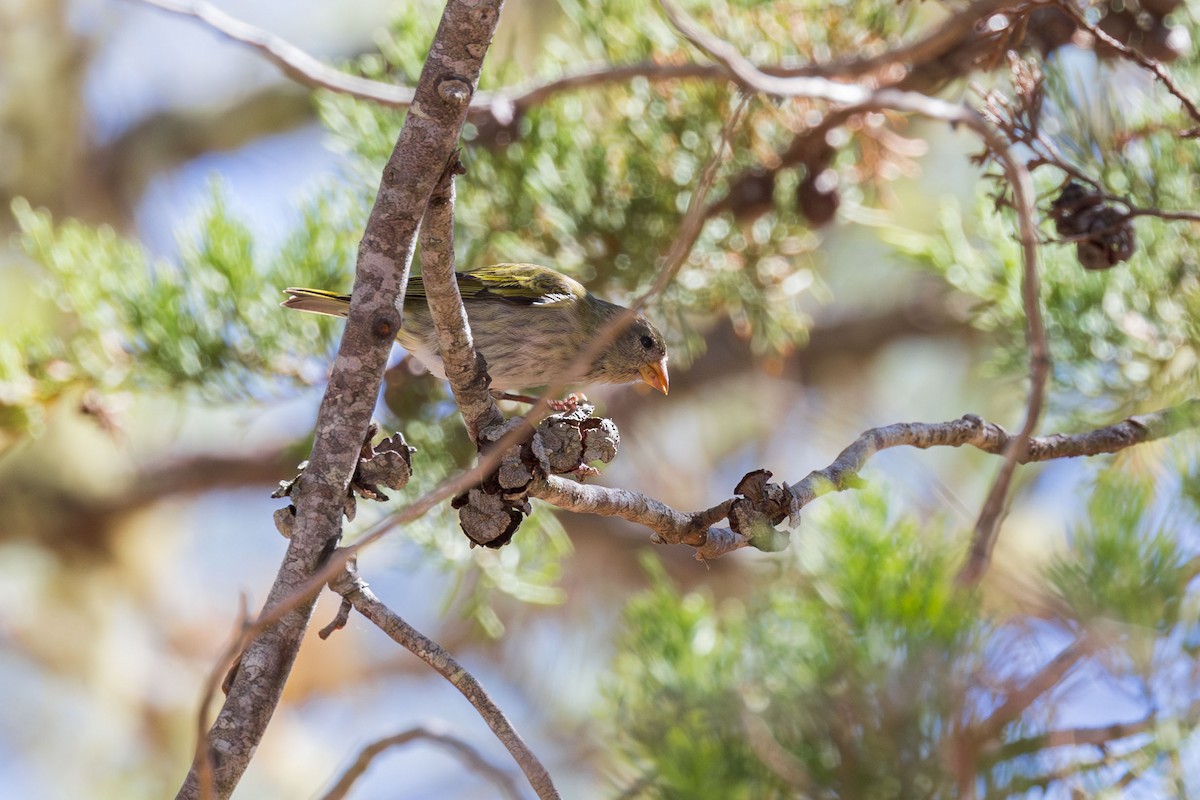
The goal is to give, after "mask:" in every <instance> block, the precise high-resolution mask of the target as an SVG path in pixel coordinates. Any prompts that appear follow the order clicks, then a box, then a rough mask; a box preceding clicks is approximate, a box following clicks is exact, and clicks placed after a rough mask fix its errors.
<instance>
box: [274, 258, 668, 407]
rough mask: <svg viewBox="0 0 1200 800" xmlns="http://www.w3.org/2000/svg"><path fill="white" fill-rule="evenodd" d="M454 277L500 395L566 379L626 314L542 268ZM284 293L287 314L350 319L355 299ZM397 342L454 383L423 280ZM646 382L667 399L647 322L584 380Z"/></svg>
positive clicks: (623, 336)
mask: <svg viewBox="0 0 1200 800" xmlns="http://www.w3.org/2000/svg"><path fill="white" fill-rule="evenodd" d="M454 277H455V280H456V281H457V282H458V291H459V293H460V294H461V295H462V299H463V306H464V307H465V308H466V310H467V319H468V320H469V321H470V323H471V335H472V337H473V338H474V340H475V347H476V348H477V349H478V350H479V351H480V352H481V353H483V357H484V358H485V359H487V365H488V374H489V375H491V378H492V388H493V389H494V390H497V391H507V390H511V389H529V388H533V387H536V386H545V385H547V384H549V383H551V382H552V381H554V380H556V379H558V378H561V377H563V376H566V375H567V374H568V370H570V369H571V367H572V365H573V362H574V361H575V359H576V358H577V357H578V356H579V354H580V353H581V352H583V351H584V350H585V349H586V348H587V347H588V345H589V344H590V343H591V341H592V340H593V338H594V337H595V336H596V335H597V334H598V333H599V332H600V331H601V330H602V329H603V328H604V326H605V324H606V323H608V322H609V321H611V320H613V319H615V318H616V317H617V316H618V315H619V314H621V313H622V312H623V311H625V308H624V307H622V306H619V305H616V304H615V303H609V302H608V301H606V300H601V299H600V298H599V297H596V296H595V295H594V294H592V293H591V292H589V291H588V290H587V289H585V288H584V287H583V284H581V283H580V282H579V281H577V280H574V279H572V278H568V277H567V276H566V275H562V274H560V273H558V272H555V271H554V270H552V269H549V268H548V267H540V266H537V265H536V264H495V265H493V266H490V267H480V268H478V269H473V270H469V271H467V272H456V273H454ZM284 291H285V292H287V294H288V295H290V297H288V299H287V300H284V301H283V303H282V305H283V306H284V307H286V308H296V309H299V310H301V311H311V312H313V313H316V314H328V315H330V316H334V317H344V316H346V314H347V313H348V312H349V309H350V296H349V295H344V294H336V293H334V292H326V291H321V290H319V289H295V288H289V289H285V290H284ZM396 341H398V342H399V343H400V345H401V346H402V347H404V349H405V350H408V351H409V353H411V354H412V355H413V356H414V357H416V359H417V360H418V361H420V362H421V363H422V364H424V365H425V367H426V368H427V369H428V370H429V371H430V372H432V373H434V374H435V375H437V376H438V377H439V378H445V377H446V372H445V368H444V367H443V366H442V359H441V356H440V355H438V345H437V334H436V333H435V332H434V328H433V317H432V316H431V315H430V313H429V306H428V305H426V302H425V284H424V282H423V281H422V280H421V278H420V276H414V277H412V278H410V279H409V281H408V290H407V291H406V292H405V293H404V318H403V321H402V322H401V329H400V332H399V333H398V334H397V335H396ZM639 380H640V381H645V382H646V383H647V384H649V385H650V386H653V387H654V388H655V389H657V390H658V391H660V392H662V393H663V394H666V393H667V390H668V389H669V388H670V380H669V378H668V376H667V346H666V343H665V342H664V341H663V337H662V334H661V333H659V332H658V329H657V328H655V327H654V325H653V324H651V323H650V321H649V320H647V319H646V318H645V317H642V316H638V317H635V318H634V319H633V321H632V322H631V323H630V324H629V325H628V326H627V327H626V328H625V330H624V331H622V332H621V333H619V334H617V336H616V338H614V339H613V340H612V341H611V342H610V343H609V344H608V345H607V346H606V347H605V348H604V349H603V350H602V351H601V352H600V354H599V355H598V356H597V357H596V359H595V361H594V362H593V363H592V364H591V365H590V366H589V367H587V368H586V369H584V370H583V371H582V374H581V375H580V376H579V382H580V383H583V384H592V383H632V382H635V381H639Z"/></svg>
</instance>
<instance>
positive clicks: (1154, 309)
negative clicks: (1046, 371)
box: [884, 62, 1200, 425]
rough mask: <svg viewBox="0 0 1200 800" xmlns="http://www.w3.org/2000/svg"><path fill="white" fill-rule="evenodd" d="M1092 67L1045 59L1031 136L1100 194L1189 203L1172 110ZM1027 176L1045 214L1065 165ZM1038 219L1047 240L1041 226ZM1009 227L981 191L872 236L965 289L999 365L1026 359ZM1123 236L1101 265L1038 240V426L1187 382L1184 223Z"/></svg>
mask: <svg viewBox="0 0 1200 800" xmlns="http://www.w3.org/2000/svg"><path fill="white" fill-rule="evenodd" d="M1094 69H1095V74H1094V75H1092V74H1089V73H1088V71H1087V70H1086V68H1082V67H1079V66H1078V65H1073V66H1071V67H1069V68H1068V67H1064V66H1062V65H1060V64H1058V63H1057V62H1049V63H1048V64H1047V65H1046V66H1045V70H1046V72H1047V80H1046V84H1045V87H1046V95H1047V103H1046V111H1045V113H1044V115H1043V118H1042V130H1043V135H1044V136H1045V138H1047V139H1048V140H1049V141H1051V142H1052V144H1053V146H1054V147H1055V148H1056V149H1057V151H1059V152H1062V153H1063V154H1064V155H1065V157H1066V158H1067V160H1068V163H1071V164H1073V165H1074V166H1075V167H1077V168H1079V169H1082V170H1083V171H1084V172H1085V173H1086V174H1089V175H1092V176H1094V177H1095V178H1097V179H1098V180H1099V181H1100V182H1101V184H1102V185H1103V186H1104V188H1105V190H1106V191H1107V192H1108V193H1111V194H1113V195H1117V196H1124V197H1128V198H1130V202H1131V203H1133V204H1134V205H1137V206H1142V207H1152V206H1157V207H1161V208H1163V209H1165V210H1188V209H1194V208H1195V207H1196V206H1197V205H1198V204H1200V182H1198V181H1197V179H1196V175H1197V173H1198V171H1200V161H1198V158H1200V157H1198V156H1197V153H1196V149H1195V148H1194V147H1192V146H1191V144H1190V143H1189V142H1188V141H1187V140H1184V139H1182V138H1180V137H1179V136H1178V135H1176V132H1175V130H1176V129H1175V127H1174V126H1175V125H1176V124H1178V113H1177V112H1176V111H1175V110H1174V109H1172V107H1171V104H1169V103H1164V102H1163V91H1164V90H1163V89H1162V88H1161V87H1159V86H1157V85H1154V86H1152V87H1148V88H1147V87H1137V86H1134V85H1130V84H1133V81H1132V79H1131V76H1130V75H1129V73H1128V71H1127V70H1126V71H1122V72H1121V73H1119V74H1116V75H1114V74H1113V70H1112V68H1111V67H1108V66H1104V65H1098V66H1096V67H1094ZM1123 83H1124V84H1125V85H1122V84H1123ZM1118 87H1119V88H1118ZM1118 107H1119V108H1120V109H1121V112H1120V113H1117V112H1116V110H1115V109H1116V108H1118ZM1034 177H1035V179H1036V184H1037V189H1038V196H1039V198H1040V201H1041V202H1040V209H1041V212H1042V214H1043V217H1044V218H1048V215H1049V207H1050V203H1051V202H1052V201H1053V200H1054V199H1055V198H1056V197H1057V196H1058V193H1059V191H1060V190H1061V187H1062V184H1063V183H1064V182H1065V177H1066V176H1064V174H1063V173H1062V172H1061V171H1059V170H1057V169H1054V168H1044V169H1039V170H1037V171H1035V173H1034ZM1043 227H1044V230H1043V235H1044V236H1045V237H1046V238H1047V239H1048V240H1051V239H1053V238H1054V237H1053V235H1052V231H1051V227H1052V226H1050V225H1045V226H1043ZM1014 230H1015V220H1014V218H1013V214H1012V213H1011V211H1005V212H1004V213H997V209H996V205H995V204H994V203H993V202H992V201H991V200H984V201H981V202H980V203H979V204H978V206H976V207H975V208H974V209H972V213H971V216H970V217H967V218H964V217H963V212H962V210H960V209H959V208H957V207H956V206H955V205H954V204H953V203H952V202H946V203H944V204H943V206H942V209H941V214H940V216H939V219H938V220H937V226H936V231H935V232H934V233H931V234H926V233H921V232H914V231H911V230H888V231H885V233H884V237H885V239H887V240H888V241H889V242H891V243H892V244H893V245H894V246H895V247H896V248H897V250H898V251H899V252H901V253H902V254H905V255H906V256H908V257H910V258H912V259H913V260H914V261H915V262H916V263H917V264H919V265H920V266H921V267H924V268H931V269H933V270H934V271H935V272H937V273H938V274H940V275H942V276H943V277H945V279H946V280H947V281H948V282H949V283H950V284H951V285H953V286H954V287H955V288H957V289H959V290H961V291H962V292H964V293H966V294H967V295H969V296H971V297H973V298H976V299H977V301H978V302H977V303H976V305H975V307H974V309H973V313H972V322H973V323H974V324H975V325H976V326H977V327H978V328H980V329H981V330H984V331H987V332H988V333H989V336H990V338H991V339H992V341H994V342H995V346H996V351H995V357H994V360H993V361H992V363H991V365H990V369H991V371H992V372H993V373H994V374H1000V375H1022V374H1024V373H1025V372H1027V370H1028V351H1027V348H1026V344H1025V337H1024V331H1025V312H1024V309H1023V306H1022V302H1021V281H1022V279H1023V268H1022V263H1023V262H1022V257H1021V251H1020V246H1019V243H1018V242H1017V241H1016V237H1015V235H1014V233H1013V231H1014ZM1136 235H1137V249H1136V251H1135V253H1134V256H1133V258H1132V259H1130V261H1129V262H1128V263H1124V264H1120V265H1118V266H1116V267H1115V268H1113V269H1111V270H1108V271H1104V272H1088V271H1086V270H1084V269H1083V268H1082V267H1081V266H1080V264H1079V262H1078V260H1077V258H1076V256H1075V250H1074V246H1073V245H1070V244H1053V243H1051V244H1048V245H1047V246H1043V247H1041V248H1040V250H1039V254H1040V257H1041V276H1040V277H1041V284H1042V293H1041V297H1042V307H1043V310H1044V314H1045V318H1046V332H1047V338H1048V340H1049V345H1050V358H1051V362H1052V364H1053V372H1052V383H1051V387H1050V392H1051V394H1050V398H1051V411H1052V414H1053V415H1054V416H1052V418H1051V419H1050V420H1049V424H1051V425H1062V424H1071V423H1074V424H1077V425H1085V424H1103V423H1106V422H1108V421H1111V420H1112V419H1113V418H1114V417H1117V416H1119V415H1121V414H1131V413H1137V412H1138V411H1144V410H1148V409H1149V408H1150V407H1154V408H1158V407H1162V406H1168V405H1173V404H1175V403H1178V402H1180V401H1182V400H1183V399H1185V398H1187V397H1191V396H1194V395H1196V394H1197V392H1198V391H1200V373H1198V372H1197V370H1196V369H1195V365H1196V363H1197V361H1198V360H1200V322H1198V320H1200V276H1198V275H1197V272H1196V270H1195V268H1194V260H1195V259H1194V253H1195V250H1196V248H1197V246H1198V245H1200V239H1198V238H1197V231H1196V226H1195V225H1191V224H1187V223H1180V222H1169V221H1164V220H1161V219H1157V218H1154V217H1152V216H1144V217H1139V218H1137V220H1136Z"/></svg>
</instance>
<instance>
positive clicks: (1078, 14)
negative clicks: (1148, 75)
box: [1058, 0, 1200, 122]
mask: <svg viewBox="0 0 1200 800" xmlns="http://www.w3.org/2000/svg"><path fill="white" fill-rule="evenodd" d="M1058 6H1059V8H1061V9H1062V10H1063V11H1065V12H1066V13H1067V15H1068V16H1069V17H1071V19H1073V20H1075V24H1076V25H1078V26H1079V27H1081V28H1083V29H1084V30H1086V31H1087V32H1088V33H1090V34H1091V35H1092V36H1095V37H1096V38H1097V39H1099V40H1100V41H1101V42H1104V44H1106V45H1107V46H1109V47H1111V48H1112V49H1113V50H1115V51H1117V53H1119V54H1120V55H1121V57H1122V58H1126V59H1128V60H1130V61H1132V62H1134V63H1135V64H1138V65H1139V66H1141V67H1143V68H1145V69H1147V70H1149V71H1150V72H1152V73H1154V77H1156V78H1158V79H1159V81H1161V82H1162V85H1163V86H1165V87H1166V89H1167V91H1168V92H1170V93H1171V94H1173V95H1175V97H1176V99H1178V100H1179V102H1180V103H1182V104H1183V107H1184V108H1185V109H1186V110H1187V113H1188V114H1189V115H1190V116H1191V117H1192V119H1194V120H1196V121H1197V122H1200V108H1198V107H1197V106H1196V103H1195V102H1194V101H1193V100H1192V99H1191V98H1190V97H1188V96H1187V95H1186V94H1184V92H1183V90H1182V89H1180V88H1179V85H1178V84H1176V83H1175V80H1174V79H1173V78H1172V77H1171V73H1169V72H1167V68H1166V67H1164V66H1163V65H1162V63H1161V62H1159V61H1157V60H1155V59H1153V58H1150V57H1149V56H1147V55H1146V54H1145V53H1142V52H1140V51H1138V50H1134V49H1133V48H1132V47H1129V46H1128V45H1125V44H1123V43H1121V42H1120V41H1118V40H1117V39H1114V38H1113V37H1112V36H1110V35H1109V34H1108V33H1106V32H1104V31H1103V30H1101V29H1100V28H1099V27H1097V26H1096V25H1093V24H1092V23H1091V22H1090V21H1089V20H1088V18H1087V16H1086V15H1085V14H1084V13H1083V12H1082V11H1080V10H1079V8H1078V7H1077V6H1076V5H1075V3H1074V2H1073V1H1072V0H1058Z"/></svg>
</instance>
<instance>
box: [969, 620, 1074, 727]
mask: <svg viewBox="0 0 1200 800" xmlns="http://www.w3.org/2000/svg"><path fill="white" fill-rule="evenodd" d="M1095 648H1096V642H1095V640H1093V639H1092V637H1091V636H1089V635H1088V634H1086V633H1084V634H1082V635H1081V636H1080V637H1079V638H1078V639H1076V640H1075V641H1073V642H1071V644H1069V645H1067V646H1066V647H1064V648H1063V649H1062V651H1061V652H1060V653H1059V654H1058V655H1056V656H1055V657H1054V658H1052V659H1050V661H1049V662H1047V663H1046V664H1045V665H1044V666H1043V667H1042V668H1041V669H1040V670H1038V671H1037V672H1036V673H1034V674H1033V676H1031V677H1030V678H1029V680H1027V681H1025V683H1023V684H1021V685H1020V686H1019V687H1017V688H1016V689H1014V690H1013V691H1012V692H1010V693H1009V695H1008V696H1007V697H1006V698H1005V699H1004V702H1003V703H1001V704H1000V706H999V707H998V708H997V709H996V710H995V711H993V712H992V713H991V715H990V716H988V718H987V719H985V720H984V721H982V722H981V723H979V724H978V725H977V726H975V727H974V728H972V729H969V730H968V731H967V733H968V735H969V737H970V738H971V740H972V742H973V743H974V744H975V745H976V746H984V745H986V744H988V743H989V742H992V741H993V740H995V739H996V738H997V737H999V736H1000V734H1001V733H1002V732H1003V731H1004V728H1005V727H1006V726H1007V725H1009V723H1011V722H1013V721H1014V720H1016V719H1017V717H1019V716H1021V714H1023V713H1024V712H1025V710H1026V709H1027V708H1029V707H1030V706H1031V705H1033V703H1034V702H1035V701H1037V699H1038V698H1040V697H1042V696H1044V695H1045V694H1046V693H1047V692H1049V691H1050V690H1051V689H1053V688H1054V687H1055V686H1057V685H1058V684H1059V682H1060V681H1062V679H1063V678H1065V677H1066V675H1067V673H1068V672H1070V671H1071V670H1072V669H1074V667H1075V665H1076V664H1078V663H1079V660H1080V659H1082V658H1084V657H1085V656H1087V655H1089V654H1090V653H1091V652H1092V651H1093V650H1094V649H1095Z"/></svg>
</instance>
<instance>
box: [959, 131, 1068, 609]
mask: <svg viewBox="0 0 1200 800" xmlns="http://www.w3.org/2000/svg"><path fill="white" fill-rule="evenodd" d="M985 131H986V132H985V133H983V134H982V135H983V138H984V141H985V142H986V143H987V146H988V148H989V149H990V150H991V151H992V152H993V153H994V154H995V155H996V158H997V160H998V161H999V162H1000V165H1001V167H1003V169H1004V172H1005V174H1006V176H1007V177H1008V181H1009V185H1010V187H1011V189H1012V193H1013V205H1014V207H1015V209H1016V212H1017V229H1018V232H1019V238H1020V241H1021V250H1022V256H1023V266H1024V272H1023V275H1022V280H1021V301H1022V304H1023V305H1024V307H1025V341H1026V346H1027V347H1028V348H1029V395H1028V399H1027V401H1026V407H1025V422H1024V424H1023V425H1022V426H1021V432H1020V433H1019V434H1018V436H1017V438H1016V439H1014V440H1013V441H1012V442H1011V443H1009V445H1008V447H1007V448H1006V449H1005V452H1004V463H1003V464H1001V466H1000V471H999V472H998V473H997V474H996V478H995V480H994V481H993V482H992V488H991V490H990V491H989V492H988V496H987V499H986V500H984V503H983V507H982V508H981V509H980V511H979V517H978V519H977V520H976V521H975V533H974V536H973V537H972V541H971V549H970V551H969V552H968V555H967V561H966V563H964V564H963V566H962V567H961V568H960V570H959V572H958V575H957V576H956V581H957V583H958V584H959V585H960V586H974V585H975V584H977V583H978V582H979V580H980V579H981V578H982V577H983V574H984V572H985V571H986V570H987V567H988V564H989V562H990V561H991V558H992V551H993V550H994V549H995V547H996V539H997V537H998V535H999V532H1000V519H1001V517H1002V516H1003V514H1004V509H1005V506H1006V504H1007V501H1008V491H1009V487H1010V486H1011V485H1012V477H1013V473H1014V472H1015V471H1016V468H1017V463H1018V462H1019V461H1020V459H1021V458H1022V452H1021V451H1022V450H1023V449H1025V448H1027V447H1028V446H1029V441H1030V437H1031V436H1033V432H1034V430H1035V429H1036V428H1037V423H1038V420H1039V419H1040V418H1041V416H1042V407H1043V405H1044V403H1045V398H1046V382H1047V380H1048V379H1049V376H1050V350H1049V346H1048V345H1047V343H1046V326H1045V324H1044V322H1043V321H1042V300H1041V289H1040V288H1039V267H1038V229H1037V207H1036V205H1035V195H1034V189H1033V177H1032V176H1031V175H1030V174H1029V168H1028V167H1026V166H1025V164H1024V163H1023V162H1022V161H1021V160H1020V159H1019V158H1017V157H1016V155H1014V153H1013V151H1012V149H1011V148H1010V147H1009V145H1008V143H1007V142H1006V141H1004V139H1003V137H1002V136H1000V135H999V134H998V133H996V131H995V130H994V129H993V128H992V127H991V126H987V127H986V129H985Z"/></svg>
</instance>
